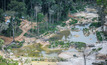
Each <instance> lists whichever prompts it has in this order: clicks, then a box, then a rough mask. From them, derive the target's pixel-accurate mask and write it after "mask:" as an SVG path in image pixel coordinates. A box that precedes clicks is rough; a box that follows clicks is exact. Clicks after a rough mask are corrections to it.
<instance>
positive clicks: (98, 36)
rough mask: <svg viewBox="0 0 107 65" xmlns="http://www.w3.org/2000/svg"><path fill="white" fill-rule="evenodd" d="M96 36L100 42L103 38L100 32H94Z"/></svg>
mask: <svg viewBox="0 0 107 65" xmlns="http://www.w3.org/2000/svg"><path fill="white" fill-rule="evenodd" d="M96 36H97V39H98V40H99V41H102V40H103V38H102V36H101V32H99V31H97V32H96Z"/></svg>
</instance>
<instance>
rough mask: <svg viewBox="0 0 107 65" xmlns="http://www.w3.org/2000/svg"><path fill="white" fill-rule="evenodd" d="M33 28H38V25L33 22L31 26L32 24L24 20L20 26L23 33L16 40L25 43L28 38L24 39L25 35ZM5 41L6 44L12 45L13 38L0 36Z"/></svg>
mask: <svg viewBox="0 0 107 65" xmlns="http://www.w3.org/2000/svg"><path fill="white" fill-rule="evenodd" d="M31 26H33V27H34V26H36V23H34V22H33V24H32V25H31V22H29V21H27V20H23V21H22V22H21V25H20V29H21V30H22V31H23V32H22V33H21V34H20V35H19V36H18V37H15V40H17V41H23V40H24V39H25V38H26V37H24V34H25V33H27V31H28V30H29V29H31ZM0 38H2V39H3V40H4V41H5V44H10V43H11V42H12V40H13V39H12V37H5V36H0Z"/></svg>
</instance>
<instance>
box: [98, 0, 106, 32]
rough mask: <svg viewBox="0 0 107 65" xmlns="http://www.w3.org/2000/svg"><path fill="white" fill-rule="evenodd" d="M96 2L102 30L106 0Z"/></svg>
mask: <svg viewBox="0 0 107 65" xmlns="http://www.w3.org/2000/svg"><path fill="white" fill-rule="evenodd" d="M97 4H98V14H99V21H101V24H102V31H104V28H103V25H104V23H105V16H106V8H107V1H106V0H97Z"/></svg>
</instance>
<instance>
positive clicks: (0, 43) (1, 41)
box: [0, 39, 4, 50]
mask: <svg viewBox="0 0 107 65" xmlns="http://www.w3.org/2000/svg"><path fill="white" fill-rule="evenodd" d="M3 44H4V40H2V39H0V50H1V49H2V45H3Z"/></svg>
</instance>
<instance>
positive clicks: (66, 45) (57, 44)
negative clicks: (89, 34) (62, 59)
mask: <svg viewBox="0 0 107 65" xmlns="http://www.w3.org/2000/svg"><path fill="white" fill-rule="evenodd" d="M70 46H74V47H75V48H77V49H82V48H83V47H86V43H83V42H67V43H64V41H53V42H51V44H50V45H49V48H57V47H60V48H69V47H70Z"/></svg>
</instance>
